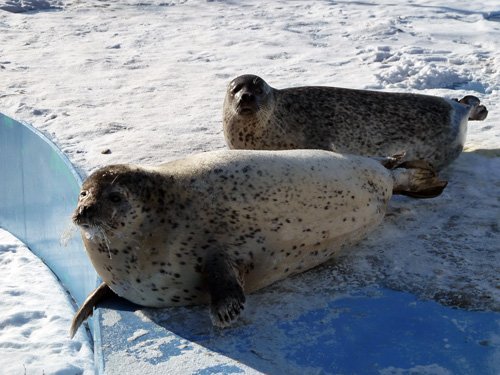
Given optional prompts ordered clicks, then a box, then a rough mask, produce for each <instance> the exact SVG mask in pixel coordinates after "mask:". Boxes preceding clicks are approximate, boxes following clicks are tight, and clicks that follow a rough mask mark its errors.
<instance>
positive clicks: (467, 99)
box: [453, 95, 488, 121]
mask: <svg viewBox="0 0 500 375" xmlns="http://www.w3.org/2000/svg"><path fill="white" fill-rule="evenodd" d="M453 100H455V101H456V102H458V103H460V104H464V105H466V106H469V107H471V110H470V113H469V120H471V121H483V120H484V119H485V118H486V117H487V116H488V109H486V107H485V106H484V105H482V104H481V101H480V100H479V98H478V97H476V96H474V95H466V96H464V97H463V98H462V99H460V100H458V99H453Z"/></svg>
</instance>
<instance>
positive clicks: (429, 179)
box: [392, 160, 448, 198]
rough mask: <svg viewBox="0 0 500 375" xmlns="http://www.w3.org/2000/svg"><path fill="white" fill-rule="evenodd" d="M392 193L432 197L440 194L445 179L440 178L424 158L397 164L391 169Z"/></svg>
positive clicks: (444, 185) (446, 183)
mask: <svg viewBox="0 0 500 375" xmlns="http://www.w3.org/2000/svg"><path fill="white" fill-rule="evenodd" d="M392 178H393V180H394V187H393V194H400V195H407V196H409V197H413V198H434V197H437V196H438V195H440V194H441V193H442V192H443V190H444V188H445V187H446V185H448V182H447V181H443V180H440V179H439V177H438V175H437V173H436V171H435V170H434V168H433V167H432V165H431V164H430V163H428V162H426V161H424V160H412V161H406V162H404V163H401V164H399V165H398V166H397V167H396V168H395V169H393V170H392Z"/></svg>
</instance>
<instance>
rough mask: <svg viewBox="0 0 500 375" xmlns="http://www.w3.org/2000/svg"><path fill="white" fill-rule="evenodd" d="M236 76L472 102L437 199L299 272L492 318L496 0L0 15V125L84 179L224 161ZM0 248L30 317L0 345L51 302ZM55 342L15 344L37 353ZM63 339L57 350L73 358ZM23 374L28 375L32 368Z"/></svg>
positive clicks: (91, 6)
mask: <svg viewBox="0 0 500 375" xmlns="http://www.w3.org/2000/svg"><path fill="white" fill-rule="evenodd" d="M245 73H253V74H257V75H259V76H261V77H263V78H264V79H265V80H266V81H267V82H268V83H269V84H270V85H271V86H273V87H276V88H285V87H291V86H303V85H329V86H340V87H351V88H359V89H375V90H385V91H401V92H414V93H423V94H431V95H438V96H444V97H448V98H459V97H462V96H464V95H476V96H478V97H479V98H480V99H481V101H482V102H483V104H485V105H486V106H487V107H488V109H489V111H490V113H489V116H488V118H487V119H486V120H485V121H483V122H471V123H470V124H469V129H468V141H467V144H466V152H465V153H464V154H462V156H461V157H460V158H459V159H458V160H457V161H456V162H455V163H454V164H453V165H451V166H450V167H449V168H448V169H447V170H445V171H444V172H443V173H442V176H443V177H444V178H446V179H448V180H449V186H448V188H447V189H446V190H445V192H444V193H443V195H442V196H441V197H438V198H436V199H432V200H425V201H416V200H411V199H407V198H400V197H398V198H396V199H394V200H393V201H392V203H391V206H390V209H389V213H388V215H387V217H386V220H385V222H384V224H383V225H382V226H381V227H380V228H378V229H377V231H376V232H375V233H373V234H372V235H371V236H370V237H369V238H368V239H367V240H366V241H364V242H363V243H362V244H360V245H359V246H356V247H355V248H352V249H349V251H345V252H344V253H342V254H339V255H338V258H337V259H336V261H335V262H334V263H333V264H332V265H329V266H327V267H323V268H321V269H320V270H316V271H312V272H314V273H315V278H317V279H325V280H331V281H332V282H333V283H335V285H336V288H337V289H338V290H339V291H343V290H349V289H352V288H356V287H358V286H359V285H366V284H370V283H378V284H381V285H384V286H388V287H390V288H393V289H396V290H402V291H407V292H411V293H415V294H416V295H418V296H419V297H421V298H424V299H433V300H436V301H438V302H441V303H443V304H447V305H451V306H456V307H460V308H467V309H473V310H493V311H500V295H499V294H500V292H499V290H500V289H499V285H500V279H499V274H500V273H499V272H498V269H499V264H500V251H499V250H500V245H499V243H500V236H499V233H500V209H499V206H500V128H499V123H500V111H499V110H498V108H499V106H498V103H500V90H499V89H500V3H498V1H497V0H485V1H481V2H471V1H463V0H458V1H447V2H438V1H435V0H415V1H411V2H401V3H399V2H395V1H390V0H381V1H377V2H374V1H359V2H349V1H308V0H297V1H293V2H291V1H285V0H282V1H256V0H249V1H244V2H238V1H200V0H185V1H181V0H179V1H134V0H128V1H97V0H89V1H78V0H74V1H53V0H47V1H15V0H4V1H2V0H0V82H1V83H0V111H1V112H3V113H5V114H7V115H9V116H11V117H13V118H16V119H18V120H22V121H25V122H28V123H30V124H32V125H34V126H35V127H36V128H38V129H39V130H41V131H42V132H44V133H45V134H46V135H47V136H48V137H49V138H50V139H52V140H53V141H54V142H55V143H56V144H57V145H58V146H59V147H60V148H61V149H62V150H63V151H64V152H65V153H66V154H67V155H68V157H69V158H70V160H71V161H72V162H73V163H74V164H75V166H76V167H77V169H78V170H79V171H80V172H81V173H82V175H88V174H89V173H90V172H91V171H93V170H95V169H96V168H98V167H101V166H103V165H106V164H110V163H139V164H147V165H153V164H157V163H160V162H165V161H168V160H173V159H176V158H180V157H182V156H185V155H189V154H192V153H196V152H201V151H208V150H214V149H220V148H224V147H225V143H224V137H223V134H222V115H221V113H222V101H223V98H224V95H225V89H226V86H227V84H228V82H229V81H230V80H231V79H232V78H234V77H236V76H238V75H240V74H245ZM106 150H109V151H110V153H109V152H108V153H103V151H106ZM2 239H3V242H2V243H3V244H4V245H0V246H2V249H4V250H3V251H2V252H1V255H0V262H1V264H2V269H3V270H4V272H9V275H10V276H9V278H6V277H3V278H2V280H8V284H5V283H2V284H1V285H2V287H1V288H2V289H1V290H0V292H1V293H2V294H8V293H10V292H9V291H11V292H12V293H14V294H16V293H18V294H19V296H21V295H22V297H21V298H19V299H20V300H21V299H22V300H26V303H28V304H34V305H37V307H36V308H33V309H28V310H26V311H28V312H25V310H22V309H24V307H20V310H11V309H10V307H9V309H8V310H6V309H3V310H2V312H1V313H2V322H7V323H8V322H11V323H8V324H7V323H5V324H4V323H2V325H0V329H1V333H2V336H1V337H2V342H6V341H7V339H5V341H4V335H5V334H4V332H6V329H7V328H6V327H11V326H12V327H13V328H12V329H19V330H20V332H21V331H22V330H23V328H22V327H24V324H29V325H30V326H31V325H32V324H33V326H34V327H36V325H37V324H40V323H37V322H38V320H40V319H42V318H43V317H44V314H46V315H47V316H49V315H48V314H49V312H48V310H46V307H45V306H43V308H42V305H40V302H35V300H36V298H39V300H40V301H43V300H45V299H47V297H44V296H42V292H43V290H44V289H45V290H46V291H50V298H51V299H52V291H53V289H54V288H53V287H51V286H48V284H47V286H46V287H45V288H43V287H42V280H41V278H42V277H41V276H40V275H41V274H42V272H41V271H40V270H38V271H36V275H37V295H38V296H34V295H32V294H23V293H25V291H23V289H22V287H21V285H22V284H23V283H26V282H29V281H30V280H33V274H32V272H34V271H31V270H29V271H28V270H26V271H25V270H24V268H23V267H25V262H24V261H22V259H25V258H26V259H27V256H26V255H25V254H24V252H23V254H21V250H19V249H24V248H23V247H18V246H17V245H16V246H15V247H14V249H15V251H8V250H6V249H9V248H11V245H10V243H11V242H10V241H11V240H10V239H6V237H2ZM25 250H26V249H24V250H23V251H25ZM6 262H10V265H9V267H10V270H9V267H7V266H6ZM44 280H45V278H44ZM43 282H45V281H43ZM47 282H48V281H47ZM16 285H19V287H18V288H17V289H16ZM287 285H290V284H287ZM294 285H296V287H297V288H303V287H307V286H308V285H307V283H306V285H304V284H302V283H300V282H297V283H296V284H294ZM9 288H13V289H9ZM28 289H29V288H28ZM51 304H53V303H51ZM65 304H66V302H61V305H65ZM57 308H59V307H57ZM6 314H11V315H9V316H8V315H6ZM56 314H59V315H61V317H63V318H64V319H68V318H69V316H68V314H69V313H64V314H63V313H56ZM250 318H251V317H250ZM49 320H50V318H49ZM24 322H26V323H24ZM21 323H22V324H21ZM44 327H45V325H44ZM9 329H10V328H9ZM59 330H60V328H57V329H56V328H54V329H51V328H49V326H48V325H47V328H46V329H38V330H37V329H36V328H29V329H27V332H28V336H29V335H31V336H33V335H34V334H35V333H36V334H37V335H40V336H41V339H42V341H43V340H44V341H45V343H46V346H49V344H51V343H52V342H55V340H56V339H55V338H54V337H55V334H56V331H57V332H58V331H59ZM23 332H24V331H23ZM138 334H140V332H139V333H138ZM5 337H10V336H5ZM13 337H14V336H13ZM15 337H16V341H13V346H16V345H17V346H18V347H19V348H20V349H19V350H18V351H17V352H15V354H12V355H10V356H9V357H8V359H7V357H6V356H2V357H3V358H5V359H0V361H7V364H8V365H10V364H11V362H12V366H14V364H13V363H14V362H13V361H12V360H11V359H12V358H14V356H17V355H21V354H19V353H26V352H25V351H24V349H21V348H24V345H25V342H24V341H21V340H25V338H24V337H25V336H23V334H22V333H21V334H20V335H17V334H16V335H15ZM61 337H62V338H61V339H60V341H58V342H59V343H60V344H58V345H60V350H61V351H73V352H75V351H84V350H86V349H85V348H86V346H85V345H86V344H76V343H70V342H69V341H66V335H65V334H64V335H63V336H61ZM2 345H4V344H2ZM78 345H83V346H82V347H81V348H80V349H78V348H77V346H78ZM44 350H45V349H44ZM48 350H49V351H50V350H52V349H48ZM4 351H5V347H4V346H2V353H3V352H4ZM12 353H14V352H12ZM47 355H48V354H47ZM71 355H73V354H71ZM16 358H18V357H16ZM39 358H44V357H43V356H40V357H39ZM46 358H49V357H46ZM20 361H21V360H20ZM22 361H24V363H25V364H26V365H25V367H26V369H27V373H28V374H29V373H30V372H29V369H30V367H29V366H28V365H29V364H32V363H35V362H36V359H33V358H31V357H25V359H24V360H22ZM44 361H45V363H43V365H42V363H38V364H36V366H38V367H33V369H35V368H36V369H45V373H49V371H50V369H49V367H48V366H47V363H50V364H52V363H51V361H47V359H45V360H44ZM44 366H45V367H44ZM75 366H77V365H75ZM86 366H87V365H84V364H82V365H81V366H80V367H78V368H79V369H80V370H81V371H84V369H86V368H87V367H86ZM3 368H6V367H3ZM80 370H79V371H80ZM428 370H429V371H428V373H438V372H439V371H438V370H436V369H432V368H430V369H428ZM435 370H436V371H435ZM77 372H78V371H77ZM33 373H35V372H33ZM62 373H64V372H62ZM67 373H72V372H67ZM395 373H397V369H395Z"/></svg>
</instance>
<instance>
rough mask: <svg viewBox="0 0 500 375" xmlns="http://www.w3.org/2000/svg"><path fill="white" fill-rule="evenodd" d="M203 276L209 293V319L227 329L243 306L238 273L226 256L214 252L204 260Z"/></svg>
mask: <svg viewBox="0 0 500 375" xmlns="http://www.w3.org/2000/svg"><path fill="white" fill-rule="evenodd" d="M204 276H205V279H206V282H207V285H208V290H209V293H210V319H211V320H212V323H213V325H215V326H217V327H220V328H225V327H229V326H230V325H231V324H232V323H234V322H235V321H236V320H237V319H238V317H239V316H240V313H241V311H242V310H243V308H244V304H245V294H244V292H243V285H242V282H241V278H240V274H239V271H238V269H237V268H236V266H235V265H234V264H233V263H232V262H231V260H230V259H229V257H228V256H227V254H225V253H224V252H222V251H214V252H213V253H211V254H209V255H208V256H207V258H206V261H205V267H204Z"/></svg>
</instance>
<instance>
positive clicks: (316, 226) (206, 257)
mask: <svg viewBox="0 0 500 375" xmlns="http://www.w3.org/2000/svg"><path fill="white" fill-rule="evenodd" d="M392 161H393V160H391V163H392ZM386 165H387V164H386ZM404 168H407V167H404ZM409 168H412V169H395V170H394V171H392V170H388V169H386V168H385V167H384V166H383V165H382V164H381V163H380V162H378V161H376V160H373V159H369V158H365V157H360V156H348V155H340V154H336V153H333V152H328V151H322V150H294V151H235V150H233V151H231V150H221V151H216V152H209V153H204V154H199V155H194V156H191V157H188V158H185V159H181V160H178V161H174V162H170V163H167V164H163V165H160V166H158V167H154V168H152V167H147V168H146V167H139V166H131V165H111V166H108V167H105V168H102V169H99V170H97V171H96V172H94V173H93V174H92V175H91V176H90V177H89V178H88V179H87V180H85V182H84V184H83V186H82V190H81V194H80V200H79V203H78V206H77V208H76V210H75V212H74V215H73V221H74V223H75V224H77V225H78V226H79V227H80V229H81V232H82V237H83V241H84V244H85V248H86V250H87V253H88V255H89V257H90V259H91V261H92V263H93V265H94V267H95V269H96V271H97V272H98V274H99V275H100V276H101V277H102V279H103V281H104V283H105V284H106V285H107V287H109V288H111V290H112V291H114V292H115V293H116V294H118V295H120V296H122V297H124V298H126V299H128V300H130V301H132V302H135V303H137V304H139V305H143V306H151V307H163V306H176V305H190V304H197V303H210V312H211V317H212V321H213V322H214V324H215V325H217V326H221V327H224V326H227V325H228V324H230V323H231V322H232V321H234V320H235V319H236V318H237V317H238V315H239V314H240V312H241V310H242V309H243V306H244V302H245V293H246V292H251V291H254V290H257V289H260V288H262V287H265V286H267V285H270V284H272V283H273V282H275V281H277V280H280V279H282V278H284V277H287V276H289V275H292V274H295V273H299V272H303V271H305V270H308V269H310V268H312V267H315V266H317V265H319V264H321V263H323V262H325V261H326V260H328V259H330V258H331V257H332V255H333V254H334V253H335V252H336V251H338V250H339V249H341V248H343V247H345V246H348V245H350V244H352V243H354V242H357V241H359V240H360V239H362V238H363V237H364V236H365V235H366V234H367V233H368V232H370V231H371V230H372V229H373V228H374V227H375V226H376V225H377V224H378V223H380V221H381V220H382V218H383V216H384V213H385V210H386V206H387V202H388V200H389V199H390V197H391V195H392V193H393V191H394V192H395V193H401V194H410V195H414V196H428V197H429V196H435V195H437V194H439V193H440V192H441V190H442V189H443V188H444V185H443V183H442V182H440V181H438V180H436V176H435V174H434V172H432V171H431V170H430V169H429V168H428V167H427V166H425V165H422V163H420V164H419V165H418V166H417V167H416V168H413V167H411V166H410V167H409ZM107 287H106V286H101V287H100V288H98V290H96V292H95V293H94V294H93V295H91V296H90V297H89V298H90V302H88V303H90V304H95V302H96V301H97V300H98V298H100V297H99V296H103V295H107V293H108V291H109V290H108V289H107ZM85 305H87V302H86V303H85ZM89 313H91V307H90V308H89V306H83V307H82V309H81V311H80V312H79V313H78V314H77V317H76V318H75V322H76V323H75V325H76V327H77V326H78V325H79V324H80V323H81V321H83V320H84V319H85V317H86V316H88V314H89ZM82 314H83V315H85V316H83V318H82ZM75 329H76V328H75ZM73 332H74V331H73Z"/></svg>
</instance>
